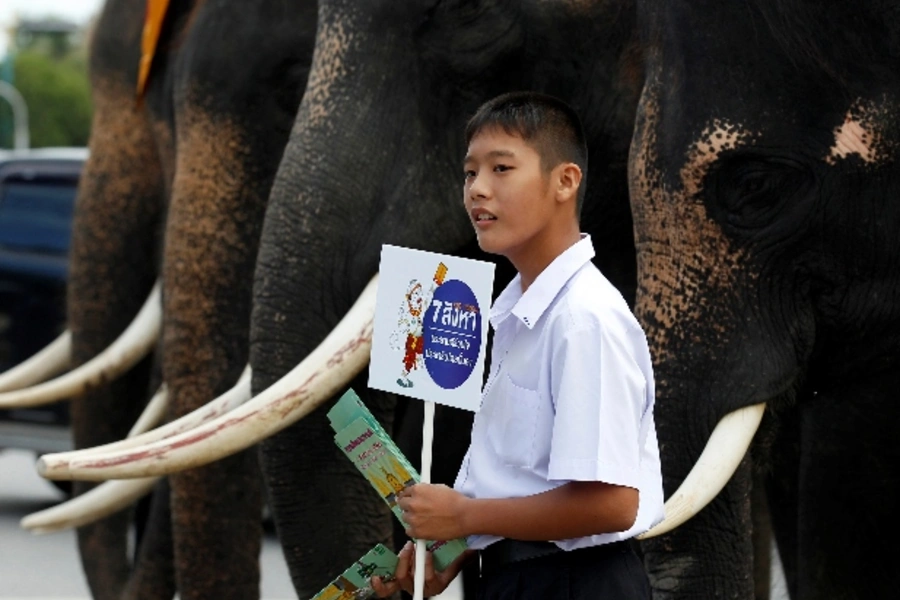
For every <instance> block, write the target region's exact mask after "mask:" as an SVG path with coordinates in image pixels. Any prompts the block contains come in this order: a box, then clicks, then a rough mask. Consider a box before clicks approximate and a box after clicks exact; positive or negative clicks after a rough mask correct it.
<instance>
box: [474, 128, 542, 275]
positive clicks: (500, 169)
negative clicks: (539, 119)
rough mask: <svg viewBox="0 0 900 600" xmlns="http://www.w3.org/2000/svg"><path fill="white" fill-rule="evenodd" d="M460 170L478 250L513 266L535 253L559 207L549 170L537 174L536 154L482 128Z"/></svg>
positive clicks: (519, 140)
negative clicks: (498, 257) (505, 260)
mask: <svg viewBox="0 0 900 600" xmlns="http://www.w3.org/2000/svg"><path fill="white" fill-rule="evenodd" d="M464 170H465V178H466V179H465V185H464V187H463V201H464V203H465V206H466V212H467V213H468V214H469V218H470V219H471V221H472V225H473V226H474V227H475V233H476V235H477V237H478V245H479V246H481V249H482V250H484V251H485V252H490V253H492V254H500V255H502V256H505V257H507V258H508V259H510V260H511V261H512V263H513V264H514V265H517V262H518V261H519V260H522V259H525V260H527V258H528V257H529V255H533V254H535V253H540V252H541V251H542V248H543V247H545V246H546V245H547V242H548V238H549V236H551V235H552V233H553V231H552V226H551V223H553V222H554V221H558V219H559V217H558V214H556V213H557V211H558V210H559V206H557V202H556V201H555V194H554V190H553V186H552V180H553V171H551V173H550V175H549V176H548V174H547V173H545V172H544V171H543V169H542V168H541V157H540V155H539V154H538V153H537V151H536V150H535V149H534V148H533V147H532V146H531V145H530V144H528V143H527V142H526V141H525V140H523V139H522V138H520V137H518V136H515V135H510V134H508V133H506V132H505V131H504V130H503V129H502V128H500V127H491V128H487V129H484V130H482V131H480V132H479V133H477V134H476V135H475V136H474V137H473V138H472V141H471V143H470V144H469V149H468V153H467V154H466V159H465V162H464ZM517 266H518V265H517Z"/></svg>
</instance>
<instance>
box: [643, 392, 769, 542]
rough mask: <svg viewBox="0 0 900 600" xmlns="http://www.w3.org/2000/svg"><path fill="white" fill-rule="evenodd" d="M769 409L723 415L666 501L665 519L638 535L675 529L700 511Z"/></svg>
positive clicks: (750, 408)
mask: <svg viewBox="0 0 900 600" xmlns="http://www.w3.org/2000/svg"><path fill="white" fill-rule="evenodd" d="M765 410H766V404H765V402H763V403H761V404H754V405H753V406H746V407H744V408H741V409H739V410H736V411H734V412H731V413H729V414H727V415H725V416H724V417H722V420H720V421H719V423H718V424H717V425H716V428H715V429H714V430H713V432H712V435H710V436H709V441H708V442H706V447H705V448H704V449H703V452H702V453H701V454H700V458H698V459H697V462H696V463H695V464H694V467H693V468H692V469H691V472H690V473H688V476H687V477H686V478H685V479H684V481H683V482H682V483H681V485H680V486H679V487H678V489H677V490H675V493H674V494H672V497H671V498H669V499H668V500H667V501H666V506H665V513H666V516H665V519H663V520H662V522H660V523H657V524H656V525H655V526H654V527H653V528H651V529H650V530H649V531H646V532H644V533H642V534H641V535H639V536H638V539H642V540H645V539H648V538H652V537H656V536H658V535H662V534H664V533H668V532H670V531H672V530H673V529H675V528H676V527H678V526H679V525H681V524H682V523H684V522H685V521H687V520H688V519H690V518H691V517H693V516H694V515H696V514H697V513H698V512H700V511H701V510H702V509H703V507H704V506H706V505H707V504H709V503H710V502H711V501H712V499H713V498H715V497H716V495H717V494H718V493H719V492H721V491H722V488H724V487H725V484H726V483H728V480H729V479H731V476H732V475H733V474H734V471H735V470H736V469H737V467H738V465H739V464H740V462H741V460H742V459H743V458H744V455H745V454H746V453H747V448H749V447H750V442H751V441H752V440H753V436H754V434H755V433H756V430H757V429H759V423H760V421H762V417H763V413H764V412H765Z"/></svg>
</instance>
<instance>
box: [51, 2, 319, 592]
mask: <svg viewBox="0 0 900 600" xmlns="http://www.w3.org/2000/svg"><path fill="white" fill-rule="evenodd" d="M146 4H147V3H146V2H144V1H142V0H108V2H107V3H106V5H105V6H104V9H103V12H102V14H101V16H100V19H99V21H98V23H97V26H96V31H95V33H94V35H93V40H92V42H91V48H90V57H91V58H90V73H91V86H92V93H93V102H94V106H95V116H94V120H93V124H92V132H91V139H90V142H89V146H90V158H89V160H88V161H87V164H86V166H85V172H84V175H83V177H82V183H81V186H80V188H79V192H78V197H77V200H76V210H75V216H74V221H73V233H72V246H71V256H70V277H69V284H68V292H67V293H68V309H67V313H68V314H67V319H68V327H69V329H70V330H71V332H72V360H73V363H74V364H76V365H78V364H82V363H84V362H85V361H87V360H89V359H90V358H92V357H93V356H95V355H97V354H98V353H99V352H100V351H101V350H103V349H104V348H105V347H107V346H108V345H109V344H110V342H111V341H112V340H113V339H114V338H115V337H116V336H117V335H118V334H119V332H121V331H122V330H123V329H124V328H125V325H126V324H127V323H128V322H129V320H130V319H131V318H132V317H133V316H134V314H135V313H136V312H137V308H138V307H139V306H140V304H141V302H143V300H144V298H145V297H146V296H147V293H148V291H149V290H150V288H151V286H152V285H153V282H154V280H156V279H157V278H159V279H160V281H161V283H162V289H163V314H164V318H163V323H162V335H161V338H160V341H159V342H158V344H157V348H156V351H155V352H154V353H153V357H152V358H148V359H146V360H144V361H143V363H142V364H140V365H138V366H137V367H136V368H135V369H132V370H131V371H130V372H129V373H128V374H127V375H125V376H124V377H122V378H120V379H117V380H116V381H113V382H108V383H105V384H103V385H96V386H94V387H93V388H92V389H90V390H89V391H88V392H86V393H84V394H82V395H80V396H78V397H76V398H75V399H74V400H73V401H72V406H71V408H72V427H73V438H74V441H75V445H76V447H78V448H85V447H92V446H96V445H99V444H103V443H107V442H110V441H113V440H117V439H120V438H122V437H124V435H125V432H127V431H128V427H130V426H131V423H132V422H133V421H134V419H135V417H136V415H137V413H138V411H140V409H141V406H142V401H143V400H145V399H146V398H147V396H148V394H147V390H148V389H149V388H150V387H151V383H152V387H153V388H155V387H156V385H158V383H159V382H160V380H162V381H165V383H166V385H167V387H168V391H169V399H170V401H169V406H170V408H169V418H171V419H174V418H177V417H179V416H181V415H183V414H186V413H188V412H190V411H192V410H194V409H196V408H197V407H199V406H201V405H202V404H203V403H204V402H206V401H207V400H209V399H210V398H213V397H215V396H216V395H218V394H219V393H221V392H223V391H224V390H226V389H228V388H229V387H230V386H231V385H232V384H233V383H234V381H235V380H236V379H237V377H238V375H239V374H240V373H241V371H242V370H243V368H244V366H245V365H246V363H247V362H248V353H249V325H250V303H251V293H250V286H249V282H250V281H251V280H252V274H253V268H254V263H255V259H256V251H257V245H258V242H259V235H260V228H261V226H262V221H263V214H264V210H265V206H266V202H267V198H268V193H269V189H270V188H271V185H272V182H273V180H274V178H275V172H276V170H277V167H278V164H279V160H280V157H281V152H282V150H283V148H284V146H285V144H286V142H287V139H288V134H289V131H290V129H291V126H292V123H293V120H294V116H295V114H296V110H297V107H298V106H299V103H300V99H301V97H302V94H303V91H304V89H305V84H306V79H307V75H308V72H309V65H310V64H311V61H312V52H313V42H314V37H315V24H316V5H315V3H314V2H283V1H279V0H258V1H255V2H240V3H237V2H228V1H225V0H205V1H201V0H194V1H190V2H173V3H171V4H170V5H169V9H168V13H167V14H166V17H165V20H164V21H163V23H162V28H161V37H160V42H159V46H158V49H157V52H156V55H155V56H154V58H153V61H152V63H151V64H152V66H151V69H150V72H149V74H150V77H149V79H148V80H147V81H148V83H147V87H146V93H145V94H144V96H143V98H142V101H141V102H137V101H136V91H135V88H136V82H137V81H138V68H139V64H140V61H141V42H142V29H143V25H144V15H145V5H146ZM261 32H265V33H264V34H261ZM87 487H89V485H88V484H84V483H79V484H78V485H77V489H76V492H77V493H82V492H84V491H85V490H86V489H87ZM262 502H263V496H262V487H261V484H260V475H259V467H258V459H257V457H256V454H255V452H254V451H247V452H244V453H241V454H239V455H236V456H233V457H230V458H228V459H225V460H224V461H221V462H218V463H216V464H214V465H210V466H208V467H204V468H202V469H196V470H192V471H188V472H185V473H180V474H177V475H173V476H172V477H170V478H169V479H168V481H166V482H163V483H162V484H160V486H159V487H158V489H157V490H156V493H154V495H153V499H152V501H151V502H149V503H148V507H147V508H146V512H147V513H148V516H147V520H146V526H145V527H144V528H143V529H142V530H141V533H140V540H141V543H140V546H139V548H138V551H137V554H138V556H137V558H136V559H135V561H134V565H133V566H132V564H131V559H130V557H129V553H128V537H127V530H128V527H129V518H130V517H129V514H128V513H127V512H123V513H119V514H117V515H115V516H113V517H110V518H109V519H106V520H104V521H102V522H100V523H97V524H93V525H89V526H85V527H81V528H79V530H78V544H79V549H80V554H81V557H82V563H83V568H84V570H85V573H86V577H87V580H88V583H89V587H90V589H91V592H92V594H93V596H94V598H98V599H100V598H123V597H124V598H129V597H146V598H155V597H160V598H164V597H168V598H171V597H172V596H173V595H174V594H175V592H176V589H177V591H178V593H179V594H180V597H181V598H257V597H258V595H259V564H258V555H259V548H260V543H261V535H262V531H261V517H260V516H261V514H262ZM235 540H240V544H238V545H235ZM226 548H227V549H228V550H227V551H224V550H223V549H226Z"/></svg>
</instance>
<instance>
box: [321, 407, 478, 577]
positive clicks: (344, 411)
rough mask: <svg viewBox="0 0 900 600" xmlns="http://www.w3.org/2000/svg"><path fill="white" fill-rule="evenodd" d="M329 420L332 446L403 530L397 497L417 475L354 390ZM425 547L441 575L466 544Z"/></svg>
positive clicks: (440, 543) (454, 542) (456, 542)
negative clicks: (332, 439)
mask: <svg viewBox="0 0 900 600" xmlns="http://www.w3.org/2000/svg"><path fill="white" fill-rule="evenodd" d="M328 419H329V421H330V422H331V426H332V428H333V429H335V431H337V433H336V434H335V436H334V441H335V443H336V444H337V445H338V447H339V448H340V449H341V450H342V451H343V452H344V454H346V455H347V458H349V459H350V460H351V461H352V462H353V464H354V465H355V466H356V468H357V469H359V472H360V473H362V474H363V475H364V476H365V477H366V479H368V480H369V483H371V484H372V487H373V488H375V490H376V491H377V492H378V495H379V496H381V498H382V499H383V500H384V501H385V502H386V503H387V505H388V506H389V507H390V509H391V512H393V513H394V516H395V517H397V519H398V520H399V521H400V523H401V524H403V526H404V527H406V526H407V525H406V523H404V521H403V512H402V511H401V510H400V507H399V506H398V504H397V494H398V493H400V492H401V491H403V489H404V488H406V487H407V486H410V485H413V484H415V483H418V482H419V481H420V477H419V473H418V472H417V471H416V470H415V469H414V468H413V467H412V465H411V464H410V463H409V460H408V459H407V458H406V456H404V455H403V453H402V452H401V451H400V448H398V447H397V444H396V443H395V442H394V440H393V439H391V437H390V436H388V434H387V433H386V432H385V431H384V429H383V428H382V427H381V425H380V424H379V423H378V421H377V420H376V419H375V417H374V416H373V415H372V413H370V412H369V409H368V408H366V406H365V404H363V402H362V400H360V399H359V396H357V395H356V392H354V391H353V390H349V391H348V392H347V393H346V394H344V395H343V396H342V397H341V399H340V400H338V402H337V403H336V404H335V406H334V407H333V408H332V409H331V410H330V411H329V412H328ZM351 419H352V420H351ZM426 547H427V548H428V549H429V550H431V551H432V552H433V553H434V566H435V568H436V569H437V570H438V571H442V570H443V569H445V568H447V565H449V564H450V563H451V562H453V560H454V559H455V558H456V557H457V556H459V555H460V554H462V552H463V550H465V549H466V542H465V540H464V539H456V540H447V541H443V540H439V541H429V542H428V543H427V544H426Z"/></svg>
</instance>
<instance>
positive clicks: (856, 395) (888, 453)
mask: <svg viewBox="0 0 900 600" xmlns="http://www.w3.org/2000/svg"><path fill="white" fill-rule="evenodd" d="M638 14H639V19H638V25H637V27H638V31H639V35H640V38H641V47H642V51H643V62H644V66H645V82H644V86H643V92H642V95H641V98H640V103H639V107H638V111H637V117H636V122H635V129H634V138H633V142H632V146H631V150H630V156H629V182H630V184H629V186H630V199H631V205H632V214H633V217H634V224H635V243H636V248H637V256H638V288H637V296H636V308H635V310H636V313H637V315H638V317H639V319H640V320H641V322H642V324H643V325H644V327H645V329H646V330H647V332H648V337H649V338H650V346H651V350H652V352H653V355H654V357H655V365H654V366H655V372H656V378H657V404H656V424H657V429H658V439H659V444H660V454H661V458H662V469H663V477H664V487H665V492H666V496H667V497H669V496H671V495H672V494H673V493H676V494H677V492H676V489H677V488H679V486H681V485H682V484H683V483H684V485H687V481H688V479H689V477H693V476H694V473H695V472H694V471H692V469H696V468H697V467H695V466H694V465H695V463H696V464H698V465H699V464H700V463H701V462H702V461H700V460H698V457H699V456H700V455H701V451H703V450H704V446H705V445H706V444H707V440H711V438H712V437H713V436H715V435H716V434H715V431H716V428H717V427H719V425H717V424H719V423H724V422H725V418H726V415H731V416H733V417H734V418H737V419H739V420H745V421H749V422H750V424H751V428H750V431H749V435H753V431H754V429H753V427H754V426H755V425H756V424H759V420H758V419H759V418H760V417H761V418H762V422H761V425H759V431H758V432H757V433H756V437H755V440H754V442H753V445H752V447H751V449H750V452H749V453H748V454H747V455H746V456H745V455H743V454H742V453H741V452H739V453H738V459H737V460H736V464H737V466H736V468H735V470H734V473H733V476H732V477H731V480H730V481H729V482H728V483H727V485H725V487H724V489H723V490H722V492H720V493H719V494H718V495H717V496H716V497H715V499H714V500H712V502H711V503H710V504H709V505H708V506H706V507H705V508H703V509H702V510H701V511H699V512H698V513H697V514H696V515H695V516H693V517H692V518H691V519H690V520H688V521H687V522H686V523H685V524H683V525H682V526H681V527H679V528H677V529H675V530H674V531H673V532H671V533H668V534H665V535H663V536H661V537H658V538H655V539H650V540H646V541H645V542H644V543H643V544H642V547H643V550H644V554H645V562H646V564H647V568H648V571H649V573H650V577H651V582H652V585H653V588H654V597H655V598H667V599H668V598H672V599H675V598H697V597H702V598H712V597H716V598H742V599H747V598H752V597H753V587H752V575H751V574H752V562H753V561H752V559H751V541H750V527H749V523H750V507H749V502H750V498H751V494H752V493H753V491H754V490H753V489H752V488H753V483H752V482H753V480H754V479H758V480H760V481H764V482H765V497H766V498H767V499H768V504H769V509H770V514H771V521H772V526H773V529H774V534H775V539H776V541H777V546H778V550H779V553H780V556H781V560H782V562H783V565H784V569H785V576H786V581H787V584H788V590H789V593H790V595H791V598H795V599H801V600H803V599H809V598H829V599H838V598H840V599H850V598H878V597H887V596H889V595H892V593H893V592H894V590H895V588H896V583H895V582H894V581H893V574H892V572H891V570H890V569H886V568H885V562H884V560H885V557H888V556H892V555H893V552H892V545H893V541H894V540H893V539H892V538H891V536H890V535H885V533H887V531H886V530H885V524H888V523H890V522H891V520H892V513H893V512H894V510H895V508H896V506H897V505H898V503H900V446H898V445H897V444H896V438H897V434H898V433H900V428H898V423H900V408H898V404H897V403H896V402H895V401H894V398H893V396H894V393H895V390H896V388H897V384H898V383H900V381H898V378H900V375H898V373H900V370H898V369H897V364H898V361H900V305H898V303H897V302H895V301H894V300H895V298H896V297H897V295H898V293H900V271H898V269H897V267H896V265H897V264H898V260H900V241H898V240H900V238H898V236H897V232H898V231H900V211H898V210H897V209H896V207H895V206H894V205H893V204H892V199H893V197H894V194H895V193H896V192H897V189H898V185H900V163H898V155H897V149H898V147H900V146H898V142H900V112H898V111H900V12H898V9H897V7H896V6H895V5H893V4H890V5H889V4H888V3H883V2H873V1H869V0H861V1H859V2H853V3H846V2H818V3H815V2H779V1H775V0H771V1H766V0H755V1H751V2H742V3H733V2H717V1H715V0H701V1H697V2H690V3H688V2H676V3H672V2H661V1H659V0H639V2H638ZM763 407H764V412H763ZM754 412H755V413H756V415H757V416H756V417H748V416H746V415H749V414H750V413H754ZM738 415H742V416H738ZM709 444H710V447H711V448H712V447H713V442H712V441H710V442H709ZM710 452H711V453H720V452H724V450H722V448H721V447H719V446H718V445H716V446H715V450H711V451H710ZM689 474H690V475H689ZM757 491H758V490H757ZM690 493H691V492H685V497H687V496H688V495H689V494H690ZM890 529H891V527H890V526H889V525H888V526H887V530H890Z"/></svg>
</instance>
